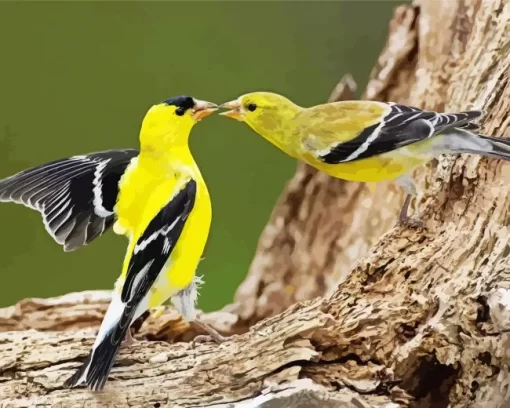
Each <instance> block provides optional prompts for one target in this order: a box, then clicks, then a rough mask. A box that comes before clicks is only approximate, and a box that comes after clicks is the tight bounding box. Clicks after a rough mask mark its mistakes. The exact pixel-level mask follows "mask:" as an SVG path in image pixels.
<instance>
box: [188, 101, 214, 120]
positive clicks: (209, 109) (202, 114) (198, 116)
mask: <svg viewBox="0 0 510 408" xmlns="http://www.w3.org/2000/svg"><path fill="white" fill-rule="evenodd" d="M217 110H218V105H216V104H215V103H212V102H207V101H201V100H199V99H195V106H194V107H193V111H192V115H193V118H194V119H195V120H196V121H197V122H198V121H199V120H202V119H204V118H206V117H208V116H209V115H210V114H211V113H213V112H214V111H217Z"/></svg>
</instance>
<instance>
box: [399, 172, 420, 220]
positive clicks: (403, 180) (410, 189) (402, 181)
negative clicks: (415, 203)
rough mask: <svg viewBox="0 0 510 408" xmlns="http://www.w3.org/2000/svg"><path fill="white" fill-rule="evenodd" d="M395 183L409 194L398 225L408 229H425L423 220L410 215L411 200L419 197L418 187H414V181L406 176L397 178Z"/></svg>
mask: <svg viewBox="0 0 510 408" xmlns="http://www.w3.org/2000/svg"><path fill="white" fill-rule="evenodd" d="M395 182H396V183H397V184H398V185H399V186H400V187H402V188H403V189H404V190H405V191H406V192H407V196H406V199H405V201H404V205H403V206H402V209H401V210H400V215H399V217H398V224H399V225H402V226H406V227H414V228H423V227H424V223H423V221H422V220H420V219H419V218H412V217H410V216H409V215H408V210H409V204H410V203H411V198H413V196H414V197H416V196H417V192H416V186H415V185H414V181H413V179H412V178H411V177H410V176H409V175H407V174H405V175H403V176H400V177H397V178H396V179H395Z"/></svg>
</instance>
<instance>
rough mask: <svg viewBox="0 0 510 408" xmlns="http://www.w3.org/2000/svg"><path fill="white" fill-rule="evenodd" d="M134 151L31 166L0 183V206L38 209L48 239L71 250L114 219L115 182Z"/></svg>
mask: <svg viewBox="0 0 510 408" xmlns="http://www.w3.org/2000/svg"><path fill="white" fill-rule="evenodd" d="M137 155H138V151H137V150H133V149H125V150H108V151H104V152H97V153H90V154H87V155H82V156H74V157H69V158H65V159H61V160H56V161H53V162H51V163H47V164H43V165H41V166H37V167H33V168H31V169H28V170H25V171H22V172H20V173H18V174H15V175H13V176H11V177H8V178H6V179H3V180H0V202H14V203H18V204H23V205H25V206H26V207H29V208H32V209H34V210H37V211H39V212H40V213H41V214H42V217H43V222H44V226H45V227H46V230H47V231H48V233H49V234H50V235H51V236H52V237H53V239H54V240H55V241H56V242H58V243H59V244H61V245H63V246H64V250H65V251H73V250H75V249H77V248H79V247H81V246H83V245H86V244H88V243H89V242H91V241H92V240H93V239H94V238H96V237H98V236H100V235H102V234H103V233H104V232H105V231H106V230H107V229H108V228H109V227H110V226H111V225H112V224H113V221H114V212H113V208H114V206H115V203H116V201H117V195H118V184H119V180H120V178H121V176H122V175H123V174H124V172H125V170H126V167H127V166H128V164H129V163H130V161H131V159H133V158H134V157H136V156H137Z"/></svg>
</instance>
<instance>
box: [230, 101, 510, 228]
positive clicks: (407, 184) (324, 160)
mask: <svg viewBox="0 0 510 408" xmlns="http://www.w3.org/2000/svg"><path fill="white" fill-rule="evenodd" d="M221 107H223V108H228V109H230V111H226V112H222V113H221V114H220V115H224V116H227V117H229V118H233V119H237V120H239V121H242V122H245V123H246V124H247V125H248V126H250V127H251V128H252V129H253V130H254V131H255V132H256V133H258V134H259V135H261V136H262V137H264V138H265V139H267V140H268V141H269V142H271V143H272V144H274V145H275V146H276V147H278V148H280V149H281V150H282V151H284V152H285V153H287V154H288V155H289V156H291V157H294V158H295V159H298V160H302V161H304V162H305V163H308V164H309V165H311V166H313V167H315V168H317V169H318V170H321V171H323V172H325V173H327V174H329V175H331V176H333V177H337V178H341V179H345V180H352V181H361V182H378V181H383V180H394V181H395V182H396V183H398V184H399V185H400V186H402V187H403V188H404V189H405V191H406V192H407V193H408V195H407V198H406V200H405V203H404V207H403V208H402V211H401V213H400V217H399V221H400V222H401V223H404V224H411V225H421V222H420V221H419V220H415V219H412V218H410V217H409V216H408V215H407V211H408V206H409V202H410V199H411V196H414V195H416V187H415V184H414V181H413V179H412V178H411V176H410V175H409V173H410V171H411V170H413V169H414V168H416V167H417V166H420V165H422V164H424V163H426V162H428V161H429V160H431V159H432V158H434V157H437V156H439V155H440V154H443V153H475V154H480V155H484V156H490V157H494V158H497V159H504V160H510V141H509V140H506V139H500V138H494V137H489V136H482V135H479V134H477V133H476V131H477V130H478V129H479V126H478V125H476V124H475V123H472V121H473V120H475V119H477V118H479V117H480V116H481V115H483V111H479V110H472V111H466V112H460V113H455V114H452V113H438V112H430V111H425V110H421V109H418V108H415V107H411V106H405V105H400V104H397V103H383V102H372V101H345V102H334V103H326V104H322V105H317V106H313V107H310V108H303V107H300V106H298V105H296V104H295V103H293V102H292V101H290V100H289V99H287V98H285V97H283V96H281V95H278V94H275V93H270V92H253V93H248V94H245V95H242V96H240V97H239V98H237V99H235V100H233V101H230V102H227V103H224V104H222V105H220V108H221Z"/></svg>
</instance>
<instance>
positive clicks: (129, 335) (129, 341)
mask: <svg viewBox="0 0 510 408" xmlns="http://www.w3.org/2000/svg"><path fill="white" fill-rule="evenodd" d="M131 330H133V329H132V328H131V327H130V328H129V329H128V331H127V333H126V338H125V339H124V345H126V346H131V345H133V344H135V343H138V340H136V339H135V338H134V337H133V334H132V333H131Z"/></svg>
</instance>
